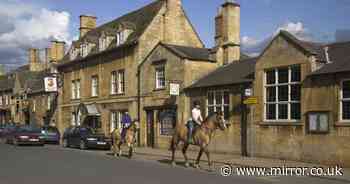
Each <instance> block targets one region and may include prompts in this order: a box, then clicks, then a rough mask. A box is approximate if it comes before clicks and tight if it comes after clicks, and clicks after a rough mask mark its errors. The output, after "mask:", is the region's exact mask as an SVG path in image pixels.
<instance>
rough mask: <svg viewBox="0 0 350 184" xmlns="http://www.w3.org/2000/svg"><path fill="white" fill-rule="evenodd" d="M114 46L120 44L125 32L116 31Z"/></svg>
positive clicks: (122, 41)
mask: <svg viewBox="0 0 350 184" xmlns="http://www.w3.org/2000/svg"><path fill="white" fill-rule="evenodd" d="M115 39H116V46H120V45H121V44H123V43H124V42H125V32H124V31H118V32H117V34H116V37H115Z"/></svg>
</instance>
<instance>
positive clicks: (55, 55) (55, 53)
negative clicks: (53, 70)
mask: <svg viewBox="0 0 350 184" xmlns="http://www.w3.org/2000/svg"><path fill="white" fill-rule="evenodd" d="M65 45H66V43H65V42H62V41H51V48H50V59H49V61H50V62H59V61H60V60H61V59H62V58H63V57H64V53H65Z"/></svg>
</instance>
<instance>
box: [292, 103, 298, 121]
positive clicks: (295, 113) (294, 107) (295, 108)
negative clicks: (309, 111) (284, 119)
mask: <svg viewBox="0 0 350 184" xmlns="http://www.w3.org/2000/svg"><path fill="white" fill-rule="evenodd" d="M290 107H291V109H290V111H291V112H290V116H291V119H297V120H298V119H300V118H301V115H300V114H301V111H300V103H292V104H291V105H290Z"/></svg>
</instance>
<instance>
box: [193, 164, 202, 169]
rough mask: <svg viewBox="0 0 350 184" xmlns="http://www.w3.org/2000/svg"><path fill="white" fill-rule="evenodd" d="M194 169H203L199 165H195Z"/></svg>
mask: <svg viewBox="0 0 350 184" xmlns="http://www.w3.org/2000/svg"><path fill="white" fill-rule="evenodd" d="M193 167H194V168H196V169H200V168H201V167H200V166H199V164H194V165H193Z"/></svg>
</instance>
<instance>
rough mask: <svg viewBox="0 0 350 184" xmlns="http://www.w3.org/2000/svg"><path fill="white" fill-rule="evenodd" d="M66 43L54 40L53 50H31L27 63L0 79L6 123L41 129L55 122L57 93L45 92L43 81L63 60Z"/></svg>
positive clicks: (1, 104) (0, 102) (1, 102)
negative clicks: (34, 126) (40, 127)
mask: <svg viewBox="0 0 350 184" xmlns="http://www.w3.org/2000/svg"><path fill="white" fill-rule="evenodd" d="M64 51H65V43H64V42H59V41H52V43H51V46H50V48H46V49H41V50H40V49H34V48H32V49H29V51H28V64H27V65H24V66H21V67H19V68H17V69H16V70H14V71H11V72H9V73H8V74H6V75H5V76H3V78H2V79H1V80H0V91H1V96H0V106H1V109H2V111H1V113H0V119H1V120H2V122H3V123H9V122H13V123H17V124H28V125H29V124H32V125H37V126H42V125H44V124H50V123H55V122H56V119H57V114H56V113H55V111H56V107H57V102H56V101H57V95H58V93H56V92H46V91H45V85H44V78H45V77H49V76H52V73H53V71H54V70H55V65H56V64H57V61H59V60H61V59H62V57H63V54H64Z"/></svg>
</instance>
